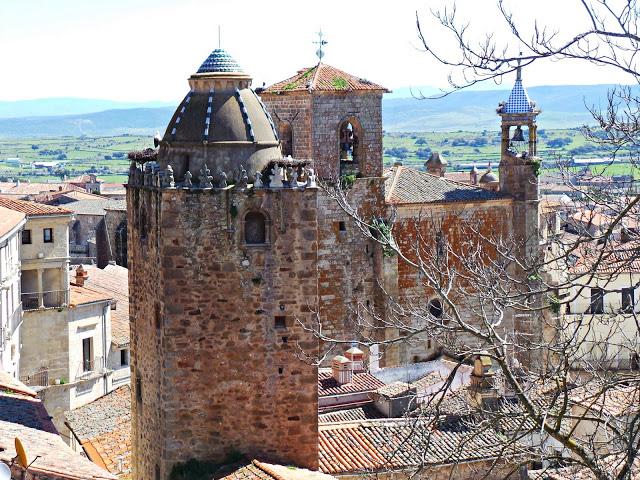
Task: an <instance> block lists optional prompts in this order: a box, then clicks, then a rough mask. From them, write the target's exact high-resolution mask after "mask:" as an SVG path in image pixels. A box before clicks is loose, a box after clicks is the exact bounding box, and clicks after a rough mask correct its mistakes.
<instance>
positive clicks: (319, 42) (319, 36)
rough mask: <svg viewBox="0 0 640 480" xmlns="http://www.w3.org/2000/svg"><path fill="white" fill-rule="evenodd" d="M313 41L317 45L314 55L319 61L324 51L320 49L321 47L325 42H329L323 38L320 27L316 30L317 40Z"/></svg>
mask: <svg viewBox="0 0 640 480" xmlns="http://www.w3.org/2000/svg"><path fill="white" fill-rule="evenodd" d="M313 43H314V44H316V45H318V50H316V56H317V57H318V59H319V60H320V61H322V57H324V51H322V47H324V46H325V45H326V44H327V43H329V42H327V41H326V40H323V35H322V29H320V31H319V32H318V41H317V42H313Z"/></svg>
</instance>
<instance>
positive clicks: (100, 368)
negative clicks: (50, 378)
mask: <svg viewBox="0 0 640 480" xmlns="http://www.w3.org/2000/svg"><path fill="white" fill-rule="evenodd" d="M105 369H106V363H105V359H104V357H93V358H91V359H86V360H82V361H81V362H80V363H79V364H78V365H77V367H76V375H75V377H74V378H75V379H77V380H83V379H86V378H89V377H91V376H93V375H96V374H101V373H103V372H104V371H105Z"/></svg>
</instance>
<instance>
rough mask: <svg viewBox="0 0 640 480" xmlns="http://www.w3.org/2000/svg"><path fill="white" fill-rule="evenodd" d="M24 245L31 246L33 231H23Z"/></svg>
mask: <svg viewBox="0 0 640 480" xmlns="http://www.w3.org/2000/svg"><path fill="white" fill-rule="evenodd" d="M22 244H23V245H30V244H31V230H23V231H22Z"/></svg>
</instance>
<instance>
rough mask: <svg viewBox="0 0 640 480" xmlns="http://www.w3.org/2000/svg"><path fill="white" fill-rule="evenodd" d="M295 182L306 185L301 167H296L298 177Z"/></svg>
mask: <svg viewBox="0 0 640 480" xmlns="http://www.w3.org/2000/svg"><path fill="white" fill-rule="evenodd" d="M296 182H298V183H307V179H306V177H305V175H304V168H303V167H302V165H298V175H297V176H296Z"/></svg>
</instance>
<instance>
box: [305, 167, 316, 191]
mask: <svg viewBox="0 0 640 480" xmlns="http://www.w3.org/2000/svg"><path fill="white" fill-rule="evenodd" d="M317 186H318V185H317V184H316V172H315V171H314V170H313V168H309V169H308V170H307V187H317Z"/></svg>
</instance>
